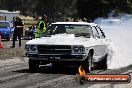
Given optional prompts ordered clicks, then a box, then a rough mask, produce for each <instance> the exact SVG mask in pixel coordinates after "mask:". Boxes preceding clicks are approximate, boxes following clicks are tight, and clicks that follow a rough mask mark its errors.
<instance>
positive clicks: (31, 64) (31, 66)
mask: <svg viewBox="0 0 132 88" xmlns="http://www.w3.org/2000/svg"><path fill="white" fill-rule="evenodd" d="M38 70H39V64H38V63H37V62H36V61H34V60H31V59H29V71H30V72H38Z"/></svg>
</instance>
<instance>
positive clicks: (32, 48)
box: [25, 45, 37, 51]
mask: <svg viewBox="0 0 132 88" xmlns="http://www.w3.org/2000/svg"><path fill="white" fill-rule="evenodd" d="M25 49H26V50H27V51H36V50H37V46H36V45H26V46H25Z"/></svg>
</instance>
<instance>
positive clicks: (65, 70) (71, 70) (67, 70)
mask: <svg viewBox="0 0 132 88" xmlns="http://www.w3.org/2000/svg"><path fill="white" fill-rule="evenodd" d="M13 72H18V73H30V71H29V69H28V68H26V69H21V70H16V71H13ZM35 73H43V74H66V75H76V74H78V67H53V66H47V65H44V66H40V67H39V71H37V72H35Z"/></svg>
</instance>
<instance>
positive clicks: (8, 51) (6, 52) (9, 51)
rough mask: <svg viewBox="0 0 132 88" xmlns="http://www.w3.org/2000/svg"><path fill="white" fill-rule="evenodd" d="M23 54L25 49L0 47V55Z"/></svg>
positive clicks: (13, 55)
mask: <svg viewBox="0 0 132 88" xmlns="http://www.w3.org/2000/svg"><path fill="white" fill-rule="evenodd" d="M15 56H19V57H21V56H25V51H24V50H23V49H21V48H4V49H0V57H15Z"/></svg>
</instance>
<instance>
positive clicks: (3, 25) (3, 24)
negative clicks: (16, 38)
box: [0, 22, 10, 28]
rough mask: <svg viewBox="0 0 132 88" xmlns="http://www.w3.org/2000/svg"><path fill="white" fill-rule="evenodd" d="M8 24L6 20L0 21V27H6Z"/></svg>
mask: <svg viewBox="0 0 132 88" xmlns="http://www.w3.org/2000/svg"><path fill="white" fill-rule="evenodd" d="M9 26H10V24H9V23H8V22H0V28H7V27H9Z"/></svg>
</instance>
